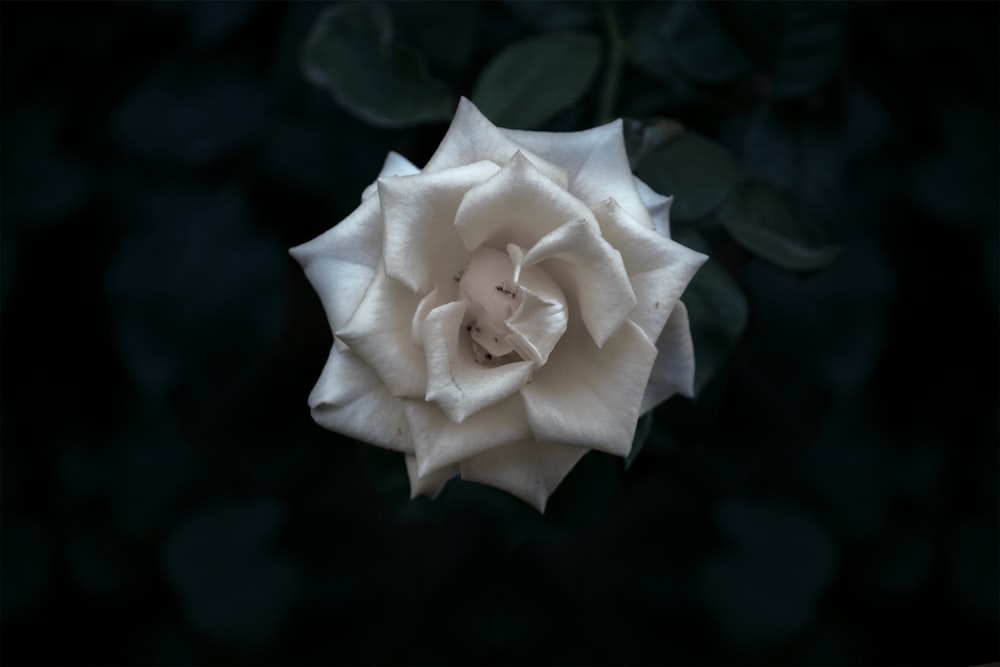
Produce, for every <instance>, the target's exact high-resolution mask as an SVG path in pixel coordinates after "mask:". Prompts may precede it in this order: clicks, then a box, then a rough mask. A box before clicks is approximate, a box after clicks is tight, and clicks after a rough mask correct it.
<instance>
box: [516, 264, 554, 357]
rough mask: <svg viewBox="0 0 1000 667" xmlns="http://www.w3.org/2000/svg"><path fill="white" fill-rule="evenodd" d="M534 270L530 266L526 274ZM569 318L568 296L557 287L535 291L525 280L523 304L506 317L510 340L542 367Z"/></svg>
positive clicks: (520, 351)
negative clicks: (562, 293) (563, 294)
mask: <svg viewBox="0 0 1000 667" xmlns="http://www.w3.org/2000/svg"><path fill="white" fill-rule="evenodd" d="M530 268H531V269H536V268H537V267H530ZM530 272H531V271H530V269H529V271H526V272H525V274H528V273H530ZM541 287H542V288H544V287H545V285H544V284H543V285H541ZM557 289H558V288H557ZM568 320H569V315H568V313H567V312H566V299H565V297H563V296H562V295H561V294H558V293H557V292H555V291H554V290H544V289H539V291H538V292H535V291H533V290H532V289H530V288H529V287H528V285H527V284H525V283H522V284H521V305H520V306H518V309H517V310H516V311H515V312H514V314H513V315H512V316H511V318H510V319H508V320H506V321H505V324H506V325H507V328H509V329H510V338H509V339H508V340H509V342H510V343H511V345H512V346H513V347H514V349H515V350H516V351H517V353H518V355H520V357H521V358H522V359H530V360H531V361H532V362H534V364H535V366H536V367H541V366H544V365H545V363H546V362H547V361H548V360H549V355H550V354H552V350H554V349H555V347H556V344H557V343H558V342H559V339H560V338H562V336H563V334H564V333H566V327H567V322H568Z"/></svg>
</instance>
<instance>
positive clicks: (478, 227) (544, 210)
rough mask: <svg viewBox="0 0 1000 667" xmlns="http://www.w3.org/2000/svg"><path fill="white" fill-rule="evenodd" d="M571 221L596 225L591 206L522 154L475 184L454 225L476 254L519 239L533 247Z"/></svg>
mask: <svg viewBox="0 0 1000 667" xmlns="http://www.w3.org/2000/svg"><path fill="white" fill-rule="evenodd" d="M569 220H586V221H587V222H588V223H590V224H592V225H594V226H595V227H596V226H597V221H596V220H595V219H594V215H593V213H591V212H590V209H589V208H587V207H586V206H584V205H583V203H582V202H581V201H580V200H579V199H577V198H576V197H574V196H572V195H571V194H569V193H568V192H566V190H565V188H562V187H559V186H558V185H556V184H555V183H553V182H552V180H551V179H549V178H547V177H546V176H545V175H544V174H542V172H540V171H539V170H538V169H536V168H535V166H534V165H533V164H531V162H529V161H528V159H527V158H526V157H524V155H523V154H522V153H520V152H518V153H515V154H514V157H512V158H511V160H510V162H509V163H508V164H507V165H506V166H505V167H504V168H503V169H501V170H500V171H499V172H498V173H497V174H496V175H495V176H493V177H492V178H490V179H489V180H487V181H485V182H484V183H482V184H481V185H479V186H477V187H475V188H472V189H471V190H469V192H468V193H467V194H466V195H465V198H464V199H462V204H461V205H460V206H459V207H458V212H457V213H456V215H455V227H456V228H457V229H458V234H459V236H461V237H462V241H463V242H464V243H465V248H466V250H468V251H469V252H472V251H473V250H475V249H476V248H478V247H480V246H482V245H486V246H488V247H491V248H495V249H497V250H502V249H504V248H505V247H506V246H507V244H509V243H515V244H517V245H519V246H521V247H524V248H529V247H531V246H532V245H534V244H535V242H537V241H538V239H540V238H541V237H542V236H544V235H545V234H547V233H549V232H551V231H553V230H554V229H557V228H558V227H559V226H561V225H562V224H563V223H565V222H567V221H569Z"/></svg>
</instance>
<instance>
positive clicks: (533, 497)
mask: <svg viewBox="0 0 1000 667" xmlns="http://www.w3.org/2000/svg"><path fill="white" fill-rule="evenodd" d="M586 453H587V450H586V449H585V448H583V447H575V446H573V445H564V444H560V443H551V442H538V441H536V440H521V441H519V442H514V443H510V444H507V445H502V446H500V447H496V448H494V449H491V450H489V451H487V452H485V453H483V454H479V455H477V456H473V457H470V458H468V459H466V460H464V461H462V463H461V464H459V469H460V471H461V476H462V479H465V480H468V481H470V482H479V483H480V484H488V485H489V486H493V487H496V488H498V489H502V490H504V491H506V492H507V493H510V494H512V495H515V496H517V497H518V498H520V499H521V500H523V501H524V502H526V503H528V504H530V505H531V506H532V507H534V508H535V509H537V510H538V511H539V512H544V511H545V505H546V503H547V502H548V499H549V496H551V495H552V492H553V491H555V490H556V487H557V486H559V484H560V483H561V482H562V481H563V479H565V477H566V475H567V474H568V473H569V471H570V470H572V469H573V466H575V465H576V464H577V462H579V460H580V459H581V458H582V457H583V455H584V454H586Z"/></svg>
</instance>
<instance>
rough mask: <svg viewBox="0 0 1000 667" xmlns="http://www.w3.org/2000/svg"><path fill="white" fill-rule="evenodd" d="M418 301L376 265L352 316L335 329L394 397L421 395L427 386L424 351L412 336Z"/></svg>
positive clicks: (416, 297)
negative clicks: (370, 280) (366, 288)
mask: <svg viewBox="0 0 1000 667" xmlns="http://www.w3.org/2000/svg"><path fill="white" fill-rule="evenodd" d="M419 302H420V297H418V296H417V295H416V294H414V293H413V292H411V291H410V290H408V289H407V288H406V286H404V285H401V284H400V283H398V282H396V281H395V280H393V279H392V278H390V277H389V276H387V275H386V274H385V271H384V270H383V268H382V267H379V268H378V270H376V271H375V276H374V277H373V278H372V282H371V284H370V285H369V286H368V290H367V291H365V295H364V296H363V297H362V298H361V302H360V303H358V307H357V309H356V310H355V311H354V314H353V315H352V316H351V319H350V320H348V321H347V324H345V325H344V326H343V327H341V328H340V329H338V330H337V331H336V332H335V333H336V336H337V337H338V338H340V339H341V340H343V341H344V342H345V343H347V345H348V347H350V348H351V350H352V351H353V352H354V353H355V354H357V355H358V356H359V357H361V358H362V359H363V360H364V361H365V363H367V364H368V365H369V366H371V368H372V369H373V370H374V371H375V372H376V373H377V374H378V376H379V377H380V378H382V381H383V382H385V384H386V386H387V387H388V388H389V391H390V392H391V393H392V395H394V396H406V397H414V398H417V397H421V396H423V395H424V388H425V387H426V386H427V372H426V369H425V366H424V352H423V350H421V349H420V348H419V347H417V346H416V345H414V343H413V339H412V337H411V326H412V323H413V314H414V312H416V310H417V306H418V304H419Z"/></svg>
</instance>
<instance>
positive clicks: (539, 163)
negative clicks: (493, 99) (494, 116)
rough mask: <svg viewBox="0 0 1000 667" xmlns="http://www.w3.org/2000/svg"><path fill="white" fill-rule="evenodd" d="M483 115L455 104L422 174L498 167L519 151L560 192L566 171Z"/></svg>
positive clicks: (465, 104) (467, 104)
mask: <svg viewBox="0 0 1000 667" xmlns="http://www.w3.org/2000/svg"><path fill="white" fill-rule="evenodd" d="M505 132H506V131H505V130H500V129H499V128H497V126H496V125H494V124H493V123H491V122H490V121H489V119H488V118H486V116H484V115H483V114H482V112H481V111H479V109H477V108H476V105H475V104H473V103H472V102H470V101H469V100H467V99H465V98H464V97H463V98H462V99H461V100H459V102H458V109H457V110H456V111H455V117H454V118H453V119H452V121H451V125H450V126H449V127H448V132H447V133H446V134H445V135H444V139H442V140H441V144H440V145H439V146H438V149H437V150H436V151H435V152H434V155H432V156H431V159H430V160H429V161H428V162H427V166H425V167H424V172H431V171H440V170H441V169H450V168H452V167H458V166H460V165H463V164H469V163H472V162H478V161H479V160H489V161H490V162H494V163H496V164H498V165H500V166H503V165H505V164H507V162H509V161H510V159H511V158H512V157H514V154H515V153H517V152H518V151H521V152H522V153H524V154H525V157H527V158H528V159H529V160H530V161H531V162H532V163H533V164H534V165H535V166H536V167H537V168H538V169H539V171H541V172H542V173H543V174H545V175H546V176H548V177H549V178H550V179H552V180H553V181H555V183H556V184H558V185H559V186H560V187H562V188H563V189H565V188H566V186H567V184H568V181H567V178H566V170H565V169H563V168H562V167H559V166H556V165H555V164H553V163H552V162H549V161H548V160H545V159H543V158H541V157H539V156H538V155H535V154H534V153H531V152H530V148H529V149H528V150H525V149H524V148H523V147H522V146H519V145H518V144H517V143H515V142H513V141H511V140H510V139H509V138H507V136H505V134H504V133H505Z"/></svg>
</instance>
